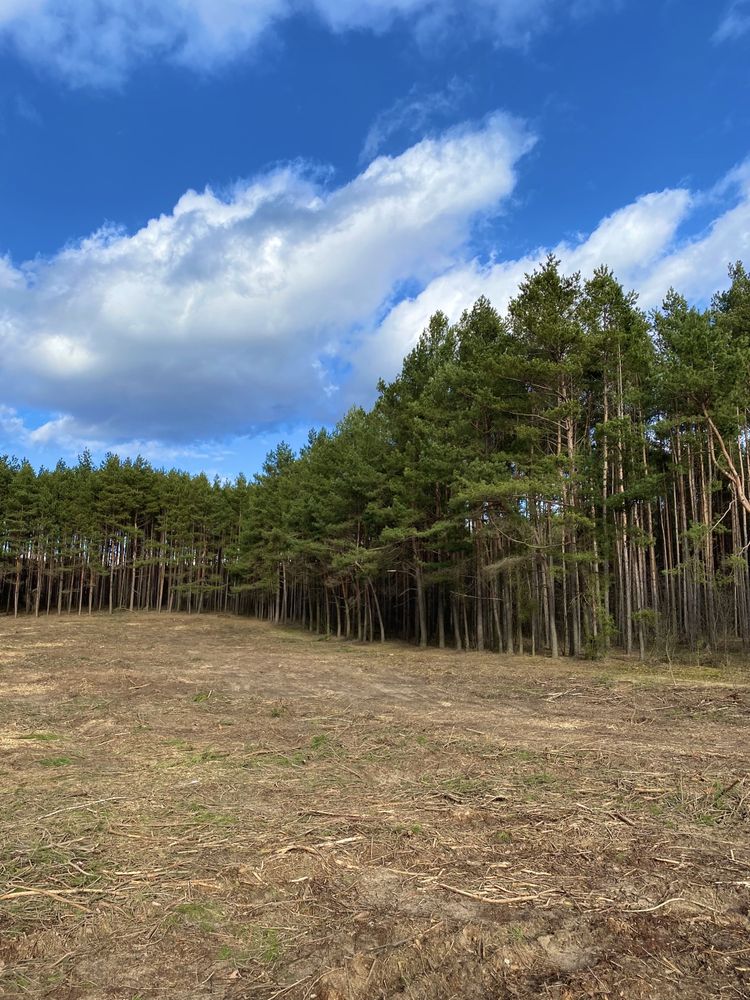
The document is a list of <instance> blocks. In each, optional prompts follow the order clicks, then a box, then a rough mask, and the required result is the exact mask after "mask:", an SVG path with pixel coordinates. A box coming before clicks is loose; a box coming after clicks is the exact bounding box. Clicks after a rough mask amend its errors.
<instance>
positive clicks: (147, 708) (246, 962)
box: [0, 614, 750, 1000]
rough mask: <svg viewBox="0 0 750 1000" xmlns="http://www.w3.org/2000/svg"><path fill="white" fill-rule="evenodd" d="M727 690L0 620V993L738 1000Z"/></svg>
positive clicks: (399, 652)
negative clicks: (1, 799)
mask: <svg viewBox="0 0 750 1000" xmlns="http://www.w3.org/2000/svg"><path fill="white" fill-rule="evenodd" d="M749 676H750V668H749V669H748V672H747V673H743V671H742V669H737V670H735V671H733V672H731V671H727V670H720V669H713V668H706V667H704V668H699V667H687V668H686V667H681V668H679V669H677V670H675V671H668V670H666V669H665V668H658V667H651V668H642V667H639V666H638V665H636V664H633V663H629V662H627V661H624V660H622V661H609V662H607V663H583V662H567V663H552V662H551V661H549V660H543V659H530V658H518V657H516V658H514V657H500V656H495V655H490V654H488V655H479V654H468V655H463V656H462V655H460V654H455V653H451V652H438V651H425V652H420V651H415V650H414V649H411V648H409V647H405V646H401V645H393V644H387V645H385V646H373V647H365V646H358V645H354V644H348V643H342V642H336V641H330V640H319V639H316V638H314V637H310V636H308V635H306V634H303V633H300V632H294V631H288V630H282V629H273V628H271V627H269V626H267V625H264V624H260V623H258V622H254V621H248V620H242V619H237V618H231V617H208V616H193V617H183V616H172V617H166V616H157V615H153V614H152V615H132V616H127V615H122V616H114V617H94V618H91V619H87V618H83V619H77V618H74V619H69V618H52V619H39V620H33V619H18V620H15V621H14V620H13V619H0V697H1V701H0V793H1V794H2V797H3V805H2V811H1V812H0V995H1V996H3V997H28V996H33V997H54V998H60V1000H84V998H85V1000H94V998H100V997H111V998H122V1000H150V998H152V997H169V998H177V1000H181V998H196V1000H197V998H217V1000H238V998H258V1000H275V998H280V997H284V998H288V1000H313V998H317V1000H365V998H368V1000H369V998H386V997H387V998H395V997H403V998H420V1000H421V998H434V1000H449V998H455V1000H479V998H498V1000H499V998H528V997H534V998H544V997H551V998H556V1000H574V998H575V1000H577V998H581V997H613V998H615V997H616V998H626V1000H639V998H654V1000H671V998H677V997H679V998H680V1000H691V998H696V1000H698V998H700V1000H706V998H714V997H716V998H719V997H721V998H733V997H745V998H747V997H750V827H749V820H750V787H749V786H750V781H749V780H748V777H747V776H748V765H749V764H750V738H749V728H750V727H749V723H750V688H749V687H748V684H747V679H748V677H749Z"/></svg>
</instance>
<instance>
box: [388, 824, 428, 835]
mask: <svg viewBox="0 0 750 1000" xmlns="http://www.w3.org/2000/svg"><path fill="white" fill-rule="evenodd" d="M393 829H394V832H395V833H397V834H398V835H399V836H400V837H417V836H419V834H420V833H423V832H424V827H423V826H422V824H421V823H407V824H406V825H403V824H401V823H399V824H398V825H397V826H395V827H394V828H393Z"/></svg>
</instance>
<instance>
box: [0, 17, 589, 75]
mask: <svg viewBox="0 0 750 1000" xmlns="http://www.w3.org/2000/svg"><path fill="white" fill-rule="evenodd" d="M600 3H601V0H587V2H586V3H584V2H583V0H0V37H5V39H7V40H8V41H10V42H11V43H12V44H13V45H14V46H15V47H16V49H17V50H18V51H19V52H20V53H21V54H22V55H23V56H24V57H25V58H27V59H28V60H29V61H31V62H33V63H34V64H36V65H41V66H45V67H47V68H49V69H52V70H53V71H55V72H57V73H58V74H60V75H61V76H63V77H65V78H66V79H68V80H69V81H71V82H72V83H74V84H79V85H80V84H94V85H102V84H103V85H112V84H118V83H120V82H121V81H122V80H123V79H124V78H125V77H126V76H127V74H128V72H129V71H130V70H131V68H132V67H133V66H134V65H136V64H138V63H139V62H141V61H143V60H146V59H152V58H166V59H169V60H171V61H174V62H178V63H182V64H185V65H188V66H191V67H195V68H198V69H212V68H215V67H217V66H220V65H222V64H224V63H226V62H227V61H229V60H232V59H234V58H236V57H237V56H239V55H241V54H243V53H245V52H248V51H249V50H251V49H252V48H253V47H254V46H255V45H256V44H257V43H258V41H259V40H260V39H261V38H262V37H263V35H264V34H265V33H266V32H267V31H268V30H269V29H270V28H272V27H273V26H274V25H278V24H280V23H282V22H283V21H285V20H288V19H289V18H291V17H293V16H295V15H308V16H313V17H317V18H318V19H320V20H322V21H323V23H324V24H326V25H327V27H328V28H329V29H330V30H332V31H335V32H345V31H351V30H355V29H360V30H361V29H368V30H372V31H382V30H384V29H386V28H388V27H389V26H390V25H391V24H393V23H394V21H397V20H402V21H404V22H406V23H408V24H410V25H411V26H412V27H413V28H414V30H415V31H416V33H417V35H418V36H419V37H422V38H430V39H434V37H435V35H436V34H443V35H444V36H448V37H451V36H450V34H449V31H448V29H449V28H450V26H452V25H457V26H459V27H460V29H461V31H462V33H463V34H464V35H466V34H468V33H470V32H471V30H472V27H473V28H474V29H475V30H476V31H481V32H482V33H483V34H486V35H487V34H488V35H490V36H491V37H494V38H495V39H496V40H497V41H498V43H500V44H506V45H513V46H523V45H526V44H527V43H528V41H529V40H530V38H531V37H532V35H533V34H534V33H538V32H540V31H542V30H545V29H546V28H547V27H548V26H549V24H550V22H551V20H552V18H553V16H554V15H555V14H557V13H562V14H567V13H570V14H573V15H575V14H577V13H580V12H581V10H582V9H588V8H589V7H591V6H600Z"/></svg>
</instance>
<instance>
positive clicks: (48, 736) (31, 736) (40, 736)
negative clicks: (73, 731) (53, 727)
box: [18, 733, 61, 743]
mask: <svg viewBox="0 0 750 1000" xmlns="http://www.w3.org/2000/svg"><path fill="white" fill-rule="evenodd" d="M18 738H19V740H38V741H39V742H40V743H51V742H52V740H59V739H61V737H60V736H58V735H57V733H23V734H22V735H21V736H19V737H18Z"/></svg>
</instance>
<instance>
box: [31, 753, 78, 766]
mask: <svg viewBox="0 0 750 1000" xmlns="http://www.w3.org/2000/svg"><path fill="white" fill-rule="evenodd" d="M39 763H40V764H41V766H42V767H69V766H70V765H71V764H74V763H75V760H74V759H73V757H66V756H64V755H63V756H61V757H43V758H42V760H40V761H39Z"/></svg>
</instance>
